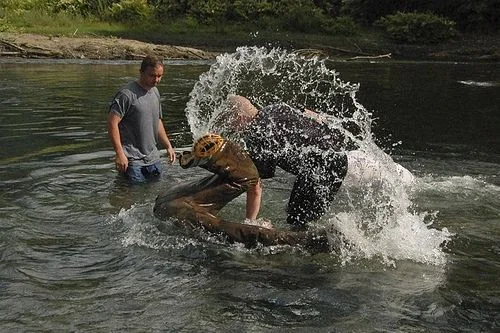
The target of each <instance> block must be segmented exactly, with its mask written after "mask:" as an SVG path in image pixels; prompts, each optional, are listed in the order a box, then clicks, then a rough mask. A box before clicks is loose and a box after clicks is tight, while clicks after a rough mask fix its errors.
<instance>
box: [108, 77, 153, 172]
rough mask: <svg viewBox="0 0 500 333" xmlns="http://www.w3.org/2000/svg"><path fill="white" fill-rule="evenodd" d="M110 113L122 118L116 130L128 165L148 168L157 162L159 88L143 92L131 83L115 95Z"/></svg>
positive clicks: (143, 90)
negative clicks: (147, 166) (118, 132)
mask: <svg viewBox="0 0 500 333" xmlns="http://www.w3.org/2000/svg"><path fill="white" fill-rule="evenodd" d="M109 112H115V113H116V114H118V115H119V116H120V117H121V118H122V120H121V121H120V123H119V125H118V128H119V130H120V137H121V142H122V146H123V149H124V151H125V155H126V156H127V157H128V160H129V163H130V164H132V165H149V164H153V163H155V162H157V161H158V160H159V159H160V153H159V151H158V148H157V143H158V119H160V118H162V110H161V103H160V92H159V91H158V88H156V87H153V88H151V89H150V90H146V89H144V88H142V87H141V86H140V85H139V84H138V83H137V82H135V81H134V82H130V83H128V84H127V85H126V86H124V87H123V88H121V89H120V91H118V93H117V94H116V95H115V97H114V98H113V101H112V102H111V105H110V107H109Z"/></svg>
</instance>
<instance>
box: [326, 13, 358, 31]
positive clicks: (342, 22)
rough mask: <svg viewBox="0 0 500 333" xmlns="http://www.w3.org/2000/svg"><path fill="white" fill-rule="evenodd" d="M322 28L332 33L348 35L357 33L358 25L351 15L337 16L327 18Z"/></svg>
mask: <svg viewBox="0 0 500 333" xmlns="http://www.w3.org/2000/svg"><path fill="white" fill-rule="evenodd" d="M324 30H325V32H328V33H330V34H333V35H343V36H349V35H355V34H357V33H358V32H359V26H358V25H357V24H356V22H354V20H353V19H352V18H351V17H349V16H339V17H336V18H334V19H330V20H328V21H327V22H326V23H325V26H324Z"/></svg>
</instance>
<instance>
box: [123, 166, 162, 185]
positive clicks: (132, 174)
mask: <svg viewBox="0 0 500 333" xmlns="http://www.w3.org/2000/svg"><path fill="white" fill-rule="evenodd" d="M161 170H162V169H161V162H160V161H158V162H156V163H154V164H151V165H129V166H128V168H127V171H126V172H125V176H126V177H127V178H128V179H129V180H130V181H131V182H132V183H144V182H147V181H150V180H154V179H158V178H159V177H160V175H161Z"/></svg>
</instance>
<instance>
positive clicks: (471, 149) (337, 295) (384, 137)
mask: <svg viewBox="0 0 500 333" xmlns="http://www.w3.org/2000/svg"><path fill="white" fill-rule="evenodd" d="M210 65H211V64H210V63H200V62H170V63H168V65H167V67H166V69H167V70H166V75H165V78H164V80H163V81H162V83H161V84H160V86H159V88H160V91H161V93H162V96H163V107H164V112H165V114H166V122H165V124H166V128H167V131H168V132H169V133H170V135H171V138H172V141H173V143H174V145H175V146H176V147H178V148H181V147H186V146H189V145H190V143H191V134H190V128H189V124H188V122H187V119H186V115H185V110H184V108H185V106H186V103H187V102H188V100H189V96H188V94H189V93H190V92H191V91H192V89H193V86H194V85H195V83H196V82H197V80H198V77H199V76H200V74H202V73H204V72H206V71H207V70H208V69H209V66H210ZM330 66H332V67H334V68H335V69H336V70H337V71H338V72H339V73H340V75H341V77H342V78H343V80H345V81H350V82H359V83H360V90H359V92H358V94H357V96H358V100H359V101H360V102H361V103H362V104H363V105H364V106H365V108H366V109H367V110H370V111H371V112H373V116H374V118H375V123H374V125H373V133H374V135H375V137H376V138H377V142H378V143H379V145H380V146H381V147H383V148H384V150H385V151H386V152H388V153H390V154H391V155H392V157H393V159H394V160H395V161H397V162H399V163H401V164H402V165H403V166H405V167H406V168H408V169H409V170H410V171H412V173H413V174H415V175H416V176H417V179H418V185H417V188H416V190H415V192H414V193H413V195H412V197H411V200H412V203H413V204H414V206H415V211H416V213H415V216H419V215H418V214H427V215H428V217H426V218H425V221H428V223H429V225H428V226H422V224H421V223H420V222H419V223H418V224H416V225H417V226H418V228H421V229H424V228H425V231H426V232H429V235H430V236H429V238H430V239H432V238H433V236H432V234H431V232H432V231H433V230H435V231H436V232H442V230H444V229H446V230H448V232H449V233H450V235H453V236H451V238H450V241H448V242H446V243H445V244H443V245H441V246H435V245H428V244H425V242H423V241H422V239H420V238H419V241H422V243H421V247H422V248H426V249H427V250H429V249H431V250H434V251H435V252H436V253H438V254H439V255H441V254H443V258H444V260H443V261H440V262H436V260H434V259H435V258H432V257H429V258H428V259H426V258H425V257H423V256H421V255H419V253H415V251H416V250H415V249H416V248H418V246H411V243H412V242H413V241H415V237H414V235H413V234H412V230H408V232H407V234H406V237H405V238H404V239H401V240H400V241H398V242H396V243H394V244H396V245H398V246H400V247H399V248H396V249H390V251H386V252H384V251H380V252H377V253H379V254H376V255H374V256H371V257H370V256H358V257H356V256H351V257H349V258H348V260H342V258H339V256H338V255H336V254H334V253H331V254H319V255H310V254H308V253H304V252H303V251H300V249H294V248H259V249H253V250H249V249H245V248H243V247H241V246H238V245H228V244H225V243H224V242H221V241H219V240H217V239H203V240H200V239H196V238H193V237H192V236H191V235H189V234H185V233H183V232H181V231H180V230H178V229H176V228H174V227H173V226H172V228H170V229H167V230H166V231H163V232H160V231H159V230H158V229H157V228H156V227H155V222H156V221H155V218H154V217H153V214H152V207H153V204H154V198H155V196H156V194H157V193H158V192H159V191H161V190H162V188H164V187H167V186H170V185H171V184H173V183H177V182H182V181H184V180H187V179H192V178H193V177H198V176H199V175H200V174H202V173H203V171H200V170H199V169H192V170H181V169H180V167H178V166H177V165H174V166H168V165H167V163H166V162H165V167H166V173H165V174H164V175H163V176H162V178H161V180H160V181H159V182H156V183H152V184H147V185H143V186H136V187H129V186H127V185H126V184H124V183H123V182H122V181H121V180H120V178H119V177H117V175H116V172H115V171H114V170H113V157H114V154H113V151H112V149H111V147H110V144H109V140H108V138H107V134H106V124H105V119H106V110H107V106H108V103H109V101H110V99H111V97H112V96H113V94H114V93H115V91H116V90H117V89H118V87H120V86H121V85H123V84H124V83H126V82H127V81H129V80H131V79H134V78H135V77H136V76H137V73H138V65H137V64H136V63H130V62H120V63H109V62H83V63H82V62H74V63H68V62H61V61H59V62H55V61H30V62H28V61H24V60H16V61H12V60H10V61H3V62H0V119H1V122H0V130H1V133H2V134H1V136H0V143H1V145H2V148H3V149H2V151H1V152H0V188H1V192H0V327H1V328H2V331H5V332H33V331H37V332H68V331H69V332H82V331H83V332H89V331H90V332H110V331H113V332H123V331H126V332H144V331H146V332H193V331H207V332H233V331H245V332H267V331H282V332H289V331H297V332H301V331H306V330H307V331H311V330H313V331H317V332H373V331H376V332H380V331H387V332H457V331H459V332H494V331H497V330H498V329H499V326H500V316H499V313H500V311H499V310H500V293H499V291H498V275H499V273H500V262H499V255H500V247H499V245H498V244H499V243H498V240H499V239H500V200H499V198H500V180H499V179H500V178H499V177H500V173H499V170H500V168H499V164H500V158H499V157H500V155H499V153H500V149H499V148H500V141H499V136H498V130H499V128H500V113H499V111H498V105H500V100H499V99H500V73H499V67H498V65H497V64H473V63H418V62H401V63H399V62H390V63H386V62H383V63H379V62H375V63H332V64H330ZM290 187H291V178H290V177H289V176H287V175H286V174H283V173H280V174H279V177H278V178H276V179H274V180H272V181H270V182H269V183H267V184H266V188H268V190H267V191H266V201H265V202H266V204H265V207H264V208H263V214H265V215H270V216H276V218H279V217H280V213H275V211H277V210H278V208H279V209H281V207H282V206H283V205H284V200H285V199H286V198H287V195H288V191H289V190H290ZM243 203H244V198H238V199H237V200H236V202H235V203H234V204H233V205H232V206H231V207H230V209H229V212H228V213H227V214H232V215H234V216H238V214H240V215H241V216H243V215H242V214H243V213H242V212H243ZM418 231H422V230H414V231H413V232H418ZM401 237H403V236H401ZM382 245H383V243H382ZM404 245H408V246H404ZM429 246H430V247H429ZM397 251H400V252H397ZM405 251H410V252H409V253H405ZM380 253H387V254H388V257H386V258H384V257H383V256H381V255H380ZM396 254H397V255H396ZM413 258H418V260H415V259H413Z"/></svg>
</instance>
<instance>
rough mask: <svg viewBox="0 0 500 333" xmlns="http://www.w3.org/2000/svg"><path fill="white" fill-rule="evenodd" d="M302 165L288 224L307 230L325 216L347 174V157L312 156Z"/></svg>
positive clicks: (334, 155)
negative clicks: (309, 224) (303, 227)
mask: <svg viewBox="0 0 500 333" xmlns="http://www.w3.org/2000/svg"><path fill="white" fill-rule="evenodd" d="M302 163H304V165H303V166H302V168H301V169H302V172H301V173H299V174H298V175H297V178H296V180H295V183H294V184H293V188H292V193H291V194H290V199H289V201H288V206H287V212H288V217H287V222H288V223H290V224H293V225H295V226H299V227H300V226H303V225H305V224H306V223H308V222H311V221H313V220H317V219H318V218H320V217H321V216H323V215H324V214H325V213H326V211H327V210H328V209H329V207H330V205H331V203H332V202H333V199H334V196H335V193H337V191H338V190H339V188H340V186H341V185H342V181H343V180H344V178H345V175H346V173H347V155H345V154H343V153H336V152H331V153H323V154H314V153H311V155H310V156H307V157H306V158H305V159H304V160H303V161H302Z"/></svg>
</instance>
